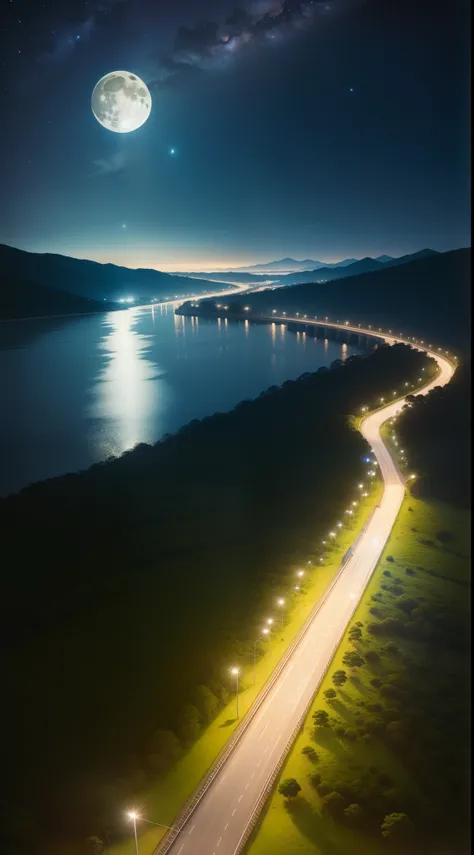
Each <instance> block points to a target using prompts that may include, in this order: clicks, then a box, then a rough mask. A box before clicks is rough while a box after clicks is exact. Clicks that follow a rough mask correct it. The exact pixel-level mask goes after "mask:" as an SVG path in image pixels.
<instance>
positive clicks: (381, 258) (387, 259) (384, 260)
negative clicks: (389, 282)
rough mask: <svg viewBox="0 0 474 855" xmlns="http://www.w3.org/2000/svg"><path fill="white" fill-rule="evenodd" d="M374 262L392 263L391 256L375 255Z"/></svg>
mask: <svg viewBox="0 0 474 855" xmlns="http://www.w3.org/2000/svg"><path fill="white" fill-rule="evenodd" d="M375 260H376V261H381V262H382V264H384V263H385V262H386V261H393V255H377V256H376V257H375Z"/></svg>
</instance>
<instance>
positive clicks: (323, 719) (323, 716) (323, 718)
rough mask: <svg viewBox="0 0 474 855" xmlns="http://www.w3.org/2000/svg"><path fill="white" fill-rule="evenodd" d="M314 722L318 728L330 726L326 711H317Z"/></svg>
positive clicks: (314, 714)
mask: <svg viewBox="0 0 474 855" xmlns="http://www.w3.org/2000/svg"><path fill="white" fill-rule="evenodd" d="M313 721H314V723H315V725H316V727H327V726H328V724H329V715H328V714H327V712H326V710H316V712H314V713H313Z"/></svg>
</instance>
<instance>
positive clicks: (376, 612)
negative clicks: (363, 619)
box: [369, 606, 384, 618]
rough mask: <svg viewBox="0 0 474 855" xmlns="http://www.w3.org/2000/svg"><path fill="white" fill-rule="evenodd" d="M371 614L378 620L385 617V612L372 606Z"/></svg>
mask: <svg viewBox="0 0 474 855" xmlns="http://www.w3.org/2000/svg"><path fill="white" fill-rule="evenodd" d="M369 612H370V614H371V615H373V616H374V617H376V618H382V617H383V615H384V610H383V609H381V608H379V606H371V607H370V609H369Z"/></svg>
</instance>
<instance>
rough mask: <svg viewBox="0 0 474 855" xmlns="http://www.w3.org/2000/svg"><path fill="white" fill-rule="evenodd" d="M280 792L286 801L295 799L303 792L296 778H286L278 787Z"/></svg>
mask: <svg viewBox="0 0 474 855" xmlns="http://www.w3.org/2000/svg"><path fill="white" fill-rule="evenodd" d="M278 792H279V793H280V795H282V796H284V797H285V799H288V800H290V799H295V798H296V796H297V795H298V793H299V792H301V787H300V785H299V784H298V781H297V780H296V778H286V779H285V780H284V781H282V782H281V784H280V786H279V787H278Z"/></svg>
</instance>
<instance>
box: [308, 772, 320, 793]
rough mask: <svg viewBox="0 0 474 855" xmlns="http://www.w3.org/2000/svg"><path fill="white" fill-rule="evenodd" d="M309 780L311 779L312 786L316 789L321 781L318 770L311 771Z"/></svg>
mask: <svg viewBox="0 0 474 855" xmlns="http://www.w3.org/2000/svg"><path fill="white" fill-rule="evenodd" d="M309 780H310V781H311V783H312V785H313V787H315V789H317V788H318V787H319V785H320V783H321V775H320V774H319V772H313V773H312V774H311V775H310V776H309Z"/></svg>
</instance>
